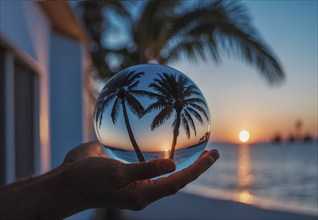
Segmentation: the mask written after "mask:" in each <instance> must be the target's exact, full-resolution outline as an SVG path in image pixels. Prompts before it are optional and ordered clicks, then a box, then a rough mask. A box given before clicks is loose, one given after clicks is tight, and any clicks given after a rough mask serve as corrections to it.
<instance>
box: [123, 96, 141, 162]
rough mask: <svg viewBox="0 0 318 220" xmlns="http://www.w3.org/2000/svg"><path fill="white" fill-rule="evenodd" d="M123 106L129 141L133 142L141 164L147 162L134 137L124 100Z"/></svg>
mask: <svg viewBox="0 0 318 220" xmlns="http://www.w3.org/2000/svg"><path fill="white" fill-rule="evenodd" d="M121 104H122V107H123V113H124V119H125V125H126V128H127V131H128V135H129V139H130V141H131V144H132V145H133V147H134V149H135V152H136V154H137V157H138V159H139V161H140V162H142V161H145V158H144V156H143V155H142V153H141V151H140V149H139V147H138V144H137V142H136V139H135V137H134V134H133V131H132V129H131V126H130V123H129V119H128V114H127V110H126V105H125V101H124V100H122V101H121Z"/></svg>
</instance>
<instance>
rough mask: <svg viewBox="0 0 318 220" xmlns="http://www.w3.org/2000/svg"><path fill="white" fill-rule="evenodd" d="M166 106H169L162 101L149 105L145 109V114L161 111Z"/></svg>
mask: <svg viewBox="0 0 318 220" xmlns="http://www.w3.org/2000/svg"><path fill="white" fill-rule="evenodd" d="M167 105H169V103H166V102H165V101H164V100H158V101H157V102H154V103H152V104H150V105H149V106H148V107H147V108H146V110H145V113H150V112H153V111H159V110H161V109H163V108H164V107H165V106H167Z"/></svg>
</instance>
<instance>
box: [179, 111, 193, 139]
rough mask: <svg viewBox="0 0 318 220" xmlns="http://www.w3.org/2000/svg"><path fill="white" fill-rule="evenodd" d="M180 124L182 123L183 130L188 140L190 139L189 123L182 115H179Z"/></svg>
mask: <svg viewBox="0 0 318 220" xmlns="http://www.w3.org/2000/svg"><path fill="white" fill-rule="evenodd" d="M181 122H182V126H183V129H184V130H185V132H186V135H187V137H188V139H190V135H191V133H190V127H189V123H188V121H187V119H186V117H185V116H184V115H183V114H181Z"/></svg>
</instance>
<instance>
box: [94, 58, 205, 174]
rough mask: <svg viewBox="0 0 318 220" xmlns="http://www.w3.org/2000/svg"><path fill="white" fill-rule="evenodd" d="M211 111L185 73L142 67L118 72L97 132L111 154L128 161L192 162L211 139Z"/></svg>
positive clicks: (103, 95) (101, 105) (98, 111)
mask: <svg viewBox="0 0 318 220" xmlns="http://www.w3.org/2000/svg"><path fill="white" fill-rule="evenodd" d="M210 123H211V118H210V112H209V108H208V105H207V102H206V100H205V98H204V96H203V94H202V92H201V91H200V89H199V88H198V87H197V86H196V85H195V84H194V82H193V81H192V80H191V79H190V78H188V77H187V76H186V75H185V74H183V73H181V72H180V71H178V70H176V69H173V68H170V67H168V66H164V65H159V64H142V65H136V66H132V67H129V68H127V69H124V70H122V71H120V72H119V73H117V74H116V75H115V76H114V77H112V78H111V79H110V80H109V81H108V82H107V83H106V84H105V86H104V88H103V89H102V91H101V92H100V94H99V97H98V99H97V103H96V106H95V112H94V128H95V133H96V136H97V138H98V140H99V142H100V143H101V144H102V145H103V147H104V149H105V151H106V152H107V153H108V155H109V156H110V157H111V158H113V159H117V160H120V161H122V162H125V163H134V162H142V161H148V160H153V159H159V158H166V159H168V158H169V159H173V160H174V161H175V162H176V165H177V170H180V169H183V168H185V167H187V166H189V165H190V164H192V163H193V162H194V161H195V160H196V159H197V158H198V157H199V156H200V155H201V153H202V152H203V150H204V149H205V147H206V145H207V143H208V141H209V137H210Z"/></svg>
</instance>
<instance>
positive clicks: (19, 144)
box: [14, 62, 36, 178]
mask: <svg viewBox="0 0 318 220" xmlns="http://www.w3.org/2000/svg"><path fill="white" fill-rule="evenodd" d="M35 76H36V75H35V74H34V73H33V72H32V71H31V70H29V69H28V68H27V67H25V66H24V65H21V64H19V63H17V62H16V63H15V66H14V129H15V132H14V136H15V175H16V178H21V177H27V176H30V175H32V173H33V172H34V159H35V158H34V149H35V147H34V145H35V140H34V138H35V125H34V122H35V118H34V117H35V115H34V112H35V103H36V102H35V93H34V92H35V86H36V85H35V83H36V80H35Z"/></svg>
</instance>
